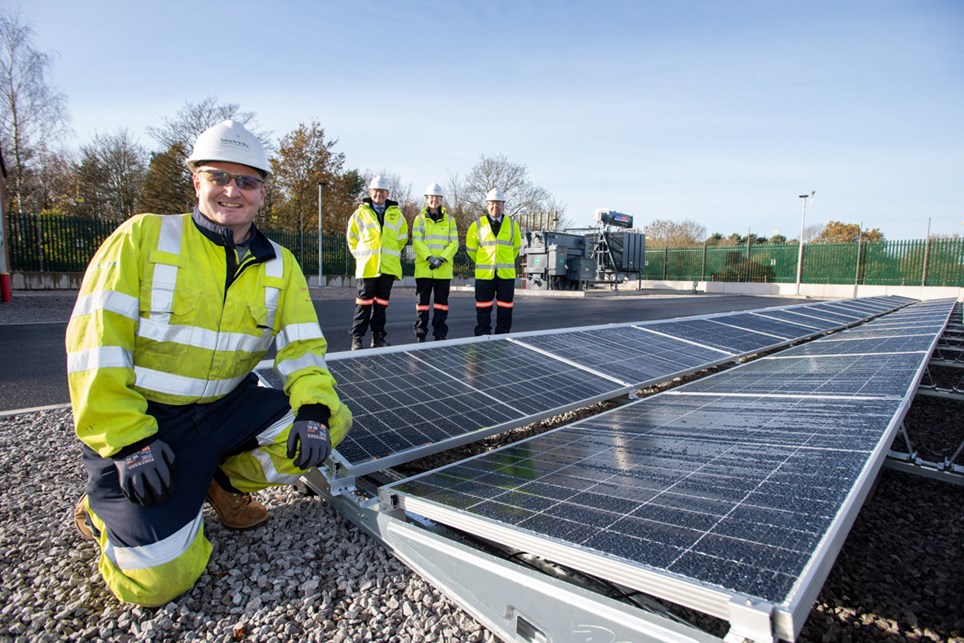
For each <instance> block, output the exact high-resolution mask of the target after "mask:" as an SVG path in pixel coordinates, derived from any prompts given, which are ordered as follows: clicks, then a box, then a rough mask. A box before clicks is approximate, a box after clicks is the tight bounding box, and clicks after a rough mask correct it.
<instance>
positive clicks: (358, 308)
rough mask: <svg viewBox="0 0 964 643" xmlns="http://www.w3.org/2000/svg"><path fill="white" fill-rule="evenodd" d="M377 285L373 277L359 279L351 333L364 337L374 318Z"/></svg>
mask: <svg viewBox="0 0 964 643" xmlns="http://www.w3.org/2000/svg"><path fill="white" fill-rule="evenodd" d="M375 285H376V281H375V279H374V278H372V279H359V280H358V294H357V295H356V296H355V317H354V318H353V319H352V323H351V334H352V335H354V336H355V337H364V336H365V333H367V332H368V326H369V324H370V323H371V320H372V306H373V305H374V304H375Z"/></svg>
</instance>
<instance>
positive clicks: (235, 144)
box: [220, 138, 249, 149]
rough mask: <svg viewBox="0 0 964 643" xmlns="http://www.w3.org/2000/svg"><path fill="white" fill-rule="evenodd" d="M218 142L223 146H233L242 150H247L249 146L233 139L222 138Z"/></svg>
mask: <svg viewBox="0 0 964 643" xmlns="http://www.w3.org/2000/svg"><path fill="white" fill-rule="evenodd" d="M220 141H221V142H222V143H224V144H228V145H234V146H236V147H243V148H244V149H249V146H248V144H247V143H245V142H244V141H238V140H235V139H233V138H222V139H220Z"/></svg>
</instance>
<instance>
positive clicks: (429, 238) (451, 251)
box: [412, 207, 459, 279]
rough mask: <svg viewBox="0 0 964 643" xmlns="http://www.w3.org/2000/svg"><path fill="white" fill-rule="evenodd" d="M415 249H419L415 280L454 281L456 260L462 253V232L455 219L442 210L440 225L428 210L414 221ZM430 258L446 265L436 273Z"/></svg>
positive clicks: (413, 240) (413, 245) (413, 243)
mask: <svg viewBox="0 0 964 643" xmlns="http://www.w3.org/2000/svg"><path fill="white" fill-rule="evenodd" d="M412 247H413V248H414V249H415V277H416V279H417V278H419V277H432V278H434V279H451V278H452V276H453V274H454V273H453V271H452V260H453V259H454V258H455V253H456V252H458V250H459V231H458V228H457V226H456V224H455V218H454V217H450V216H449V213H448V211H447V210H446V209H445V208H444V207H443V208H442V218H441V219H439V220H438V221H437V222H436V221H435V220H433V219H432V217H430V216H429V215H428V208H427V207H425V208H422V211H421V212H420V213H419V215H418V216H417V217H415V221H413V222H412ZM429 257H441V258H442V259H445V262H444V263H443V264H442V265H441V266H439V267H438V268H436V269H435V270H432V269H431V268H429V265H428V258H429Z"/></svg>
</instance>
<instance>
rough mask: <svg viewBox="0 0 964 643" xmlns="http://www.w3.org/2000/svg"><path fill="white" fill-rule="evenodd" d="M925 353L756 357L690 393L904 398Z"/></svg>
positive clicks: (697, 383) (707, 381)
mask: <svg viewBox="0 0 964 643" xmlns="http://www.w3.org/2000/svg"><path fill="white" fill-rule="evenodd" d="M923 357H924V353H920V352H915V353H895V354H883V355H867V354H858V355H842V356H838V355H831V356H826V357H821V356H813V355H797V354H794V355H786V356H785V355H779V356H771V357H766V358H762V359H759V360H757V361H755V362H752V363H750V364H747V365H745V366H744V367H742V368H740V369H739V370H738V371H729V372H728V373H727V376H726V377H723V374H722V373H721V374H718V375H717V376H710V377H706V378H704V379H702V380H700V381H698V382H694V383H693V385H692V386H693V388H692V389H690V390H691V391H699V392H704V393H727V394H739V395H747V394H750V395H753V394H761V393H771V394H774V395H843V396H863V395H875V396H903V395H904V392H905V391H906V385H905V383H904V382H905V380H906V379H908V378H911V377H913V376H914V375H915V374H916V372H917V370H918V368H919V366H920V363H921V360H922V359H923Z"/></svg>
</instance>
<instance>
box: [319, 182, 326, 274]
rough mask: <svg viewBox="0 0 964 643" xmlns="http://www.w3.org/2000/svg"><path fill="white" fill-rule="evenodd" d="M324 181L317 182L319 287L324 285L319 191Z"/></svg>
mask: <svg viewBox="0 0 964 643" xmlns="http://www.w3.org/2000/svg"><path fill="white" fill-rule="evenodd" d="M324 185H325V184H324V182H321V181H319V183H318V287H319V288H321V287H322V286H324V285H325V283H324V281H323V280H324V278H325V277H324V274H325V273H324V270H323V269H322V264H323V263H324V256H325V251H324V247H325V246H324V236H323V233H322V231H321V229H322V228H321V221H322V219H321V192H322V188H323V187H324Z"/></svg>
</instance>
